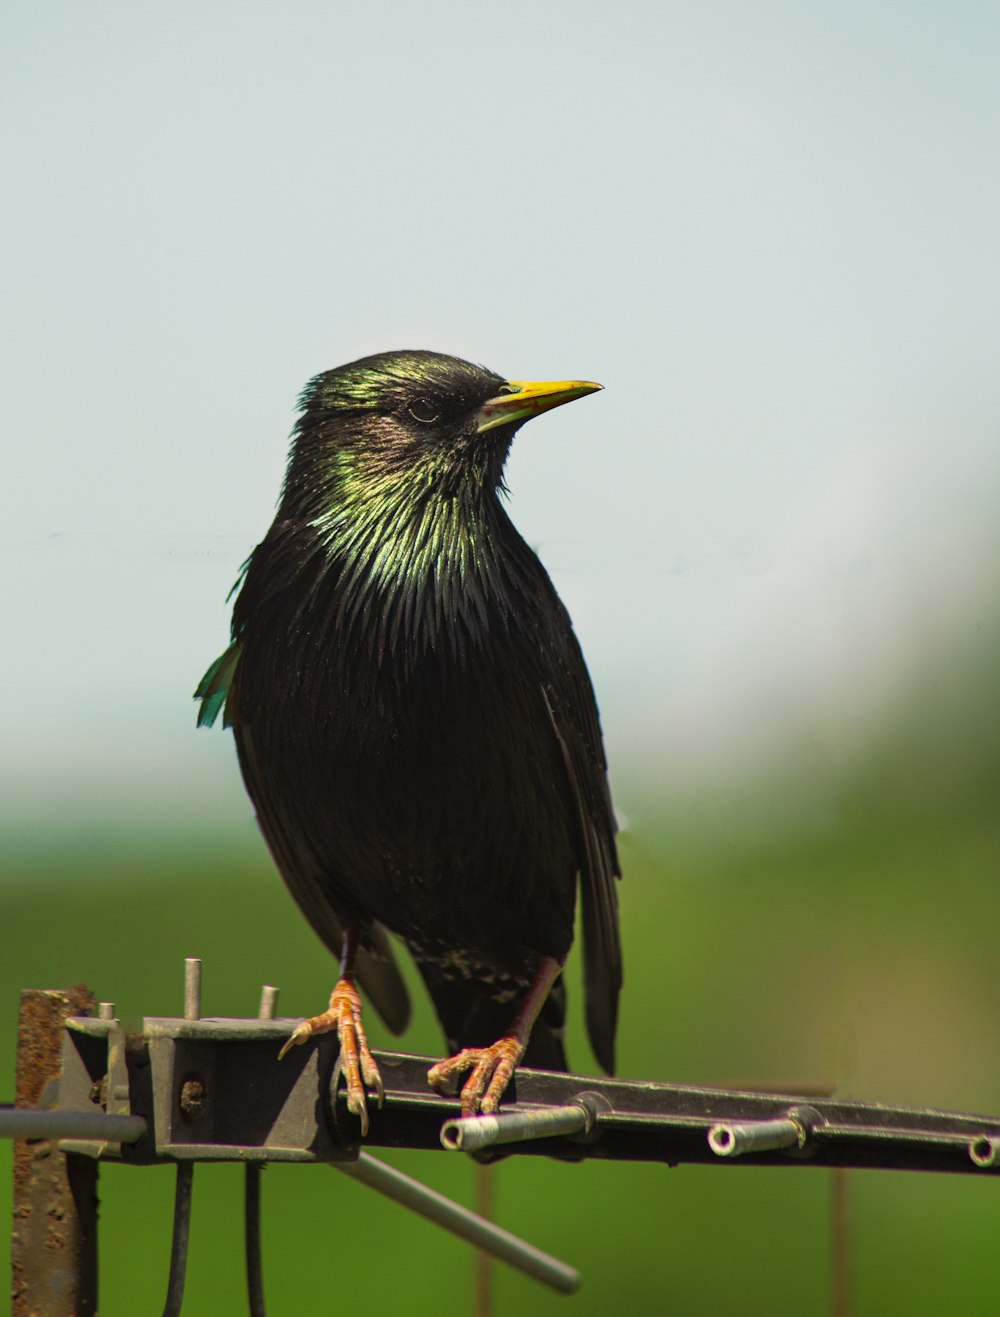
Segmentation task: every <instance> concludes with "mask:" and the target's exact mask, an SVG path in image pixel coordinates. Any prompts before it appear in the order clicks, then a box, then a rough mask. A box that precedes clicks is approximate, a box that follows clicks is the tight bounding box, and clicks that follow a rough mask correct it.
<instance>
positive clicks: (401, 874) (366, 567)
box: [196, 351, 622, 1131]
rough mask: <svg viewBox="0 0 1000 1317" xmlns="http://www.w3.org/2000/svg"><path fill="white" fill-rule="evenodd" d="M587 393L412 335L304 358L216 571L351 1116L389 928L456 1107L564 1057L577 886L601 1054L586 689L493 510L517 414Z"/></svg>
mask: <svg viewBox="0 0 1000 1317" xmlns="http://www.w3.org/2000/svg"><path fill="white" fill-rule="evenodd" d="M599 388H600V385H597V384H590V383H587V382H584V381H577V380H572V381H565V382H560V383H525V382H523V381H520V380H507V379H504V378H502V377H501V376H499V375H496V374H494V373H493V372H492V371H489V370H485V369H484V368H482V367H480V366H475V365H472V364H470V363H469V362H466V361H460V360H458V359H456V358H454V357H448V356H443V355H441V354H439V353H435V352H423V351H409V352H387V353H383V354H380V355H377V356H372V357H366V358H364V359H362V360H360V361H355V362H352V363H350V364H349V365H346V366H341V367H339V368H338V369H337V370H332V371H328V372H326V373H325V374H321V375H317V376H316V378H315V379H313V380H312V381H311V382H310V383H309V384H308V385H307V386H306V388H305V390H304V392H303V393H302V396H301V399H300V406H301V415H300V417H299V420H298V422H297V424H296V426H295V430H294V434H293V440H292V446H291V452H290V456H289V461H288V469H287V473H286V476H285V482H284V487H283V490H282V494H281V500H280V504H279V506H278V511H277V515H276V517H275V519H274V523H273V525H272V526H271V529H270V530H269V531H268V533H267V535H266V537H265V538H264V539H263V540H262V542H261V543H260V544H259V545H258V546H257V548H256V549H254V551H253V553H252V554H251V556H250V558H249V559H248V560H247V562H246V563H245V564H244V567H243V571H242V573H241V577H240V580H239V581H238V582H237V586H236V587H234V591H235V589H236V588H239V595H238V597H237V599H236V603H235V606H234V609H233V622H232V644H231V645H230V647H229V648H228V649H227V650H226V652H225V653H224V654H223V655H222V656H221V657H220V658H219V659H217V660H216V662H215V663H213V664H212V666H211V667H210V668H209V670H208V672H207V673H206V674H205V676H204V677H203V679H202V681H201V684H200V685H199V687H198V690H197V692H196V698H198V699H200V700H201V708H200V711H199V717H198V722H199V725H210V724H211V723H213V722H214V720H215V718H216V717H217V715H218V713H219V711H220V709H223V708H224V711H225V713H224V722H225V725H227V726H230V725H231V726H232V728H233V731H234V734H235V737H236V746H237V751H238V754H239V761H240V767H241V769H242V772H243V779H244V782H245V783H246V788H247V791H248V793H249V795H250V798H251V800H252V801H253V804H254V806H255V808H256V811H257V817H258V820H259V823H260V828H261V831H262V832H263V834H264V838H265V840H266V841H267V844H268V846H269V848H270V850H271V853H272V855H273V857H274V860H275V863H276V864H277V866H278V868H279V870H280V871H281V874H282V876H283V878H284V880H285V882H286V883H287V885H288V887H289V888H290V890H291V893H292V895H293V896H294V897H295V900H296V901H297V902H298V904H299V906H300V907H301V909H302V911H303V913H304V914H305V916H306V918H307V919H308V920H309V922H310V923H311V924H312V926H313V928H314V929H315V931H316V932H317V933H318V934H319V936H320V938H322V940H323V941H324V942H325V943H326V944H327V946H328V947H329V948H330V949H331V950H332V951H333V952H334V954H335V955H339V956H340V979H339V982H338V983H337V985H336V987H335V988H334V991H333V994H332V996H331V998H330V1005H329V1008H328V1010H326V1011H325V1012H323V1013H322V1014H320V1015H317V1016H315V1017H314V1018H313V1019H311V1020H306V1021H304V1022H303V1023H302V1024H300V1025H299V1026H298V1027H297V1028H296V1029H295V1031H294V1033H293V1034H292V1036H291V1037H290V1038H289V1040H288V1042H287V1043H286V1045H285V1048H284V1049H283V1051H282V1054H284V1051H286V1050H287V1049H288V1048H289V1047H290V1046H292V1044H293V1043H302V1042H305V1041H306V1040H307V1039H308V1038H310V1037H311V1036H312V1035H313V1034H317V1033H322V1032H325V1031H328V1030H336V1032H337V1033H338V1034H339V1038H340V1050H341V1066H342V1074H343V1076H344V1079H345V1083H346V1087H347V1100H348V1107H349V1109H350V1110H351V1111H352V1112H353V1113H354V1114H355V1115H356V1116H358V1117H359V1119H360V1121H361V1124H362V1129H363V1131H366V1130H367V1125H368V1116H367V1107H366V1088H367V1089H369V1090H372V1091H373V1092H374V1094H375V1095H376V1096H377V1098H378V1100H379V1101H381V1097H382V1085H381V1080H380V1078H379V1073H378V1068H377V1066H376V1065H375V1062H374V1060H373V1058H372V1055H371V1052H370V1050H369V1048H368V1043H367V1040H366V1038H365V1032H364V1028H363V1025H362V1018H361V998H360V996H359V991H358V988H359V985H360V987H361V988H363V989H364V990H365V992H366V994H367V996H368V997H369V999H370V1001H371V1002H372V1004H373V1006H374V1007H375V1008H376V1009H377V1010H378V1012H379V1014H380V1015H381V1016H382V1017H383V1019H384V1020H385V1022H386V1024H387V1026H388V1027H389V1028H390V1029H392V1030H393V1031H394V1032H397V1033H398V1032H401V1031H402V1030H403V1029H404V1028H405V1027H406V1024H407V1021H408V1017H409V1001H408V998H407V993H406V989H405V987H404V984H403V980H402V978H401V976H400V973H399V970H398V967H397V965H396V962H395V959H394V955H393V949H392V945H391V943H390V940H389V937H388V935H387V933H388V932H392V933H395V934H397V935H398V936H399V937H400V938H402V940H403V941H404V942H405V943H406V945H407V947H408V948H409V951H410V953H411V954H412V956H413V958H414V960H415V961H416V964H417V966H418V968H419V970H420V973H421V975H422V977H423V979H424V982H425V983H426V986H427V989H428V991H429V993H430V996H431V999H432V1001H433V1003H434V1006H435V1009H436V1011H437V1014H438V1017H439V1019H440V1021H441V1024H442V1026H443V1029H444V1033H445V1035H446V1037H447V1040H448V1046H449V1048H450V1049H451V1050H452V1052H453V1053H454V1055H452V1056H451V1057H450V1059H448V1060H445V1061H442V1062H440V1063H439V1064H437V1065H435V1066H434V1067H433V1068H432V1069H431V1071H430V1073H429V1076H428V1079H429V1082H430V1083H431V1084H432V1085H433V1086H434V1087H436V1088H439V1089H447V1088H449V1087H450V1086H452V1085H453V1084H454V1083H455V1082H456V1081H457V1080H458V1078H459V1077H460V1076H462V1075H466V1074H467V1078H466V1079H465V1081H464V1083H463V1086H462V1108H463V1111H464V1112H465V1113H472V1112H476V1111H494V1110H496V1108H497V1105H498V1103H499V1101H500V1098H501V1096H502V1094H503V1092H504V1089H505V1088H506V1086H507V1084H508V1082H509V1080H510V1078H511V1076H512V1074H513V1073H514V1069H515V1067H516V1066H517V1065H518V1063H519V1062H520V1061H521V1060H522V1059H523V1060H524V1061H525V1063H527V1064H529V1065H535V1066H540V1067H544V1068H549V1069H560V1070H565V1069H566V1068H567V1066H566V1057H565V1053H564V1050H563V1043H562V1034H563V1024H564V1019H565V990H564V986H563V982H562V969H563V966H564V964H565V962H566V957H567V955H568V953H569V950H570V945H571V943H572V939H573V924H574V913H575V905H576V887H577V882H579V886H580V895H581V906H582V924H583V939H584V980H585V998H586V1019H587V1028H588V1032H589V1035H590V1039H591V1043H592V1045H593V1048H594V1053H595V1055H596V1056H597V1059H598V1061H599V1062H600V1063H601V1065H602V1066H603V1067H604V1068H605V1069H606V1070H608V1071H612V1070H613V1068H614V1039H615V1026H616V1021H617V1013H618V993H619V989H620V987H621V980H622V972H621V952H620V946H619V936H618V910H617V894H616V881H615V880H616V879H617V878H618V876H619V868H618V859H617V854H616V850H615V823H614V815H613V813H612V808H611V799H610V795H609V791H608V784H607V766H606V763H605V758H604V752H603V747H602V742H601V730H600V725H599V722H598V713H597V706H596V703H595V700H594V693H593V689H592V687H591V683H590V678H589V676H588V674H587V669H586V666H585V664H584V660H583V655H582V653H581V651H580V646H579V644H578V642H577V640H576V637H575V635H574V634H573V628H572V624H571V622H570V618H569V614H568V613H567V611H566V609H565V607H564V606H563V604H562V602H561V600H560V599H559V596H558V595H557V594H556V591H555V588H554V587H553V585H552V582H551V581H550V580H549V577H548V575H547V573H546V571H545V569H544V567H543V566H542V565H541V563H540V562H539V560H538V558H537V557H536V555H535V554H534V553H533V552H532V550H531V549H530V548H529V547H528V546H527V544H525V542H524V540H523V539H522V538H521V537H520V535H519V534H518V533H517V531H516V530H515V528H514V526H513V524H512V522H511V521H510V519H509V517H508V516H507V513H506V511H505V510H504V506H503V502H502V496H503V495H504V494H505V493H506V487H505V485H504V474H503V473H504V463H505V461H506V458H507V454H508V452H509V451H510V446H511V441H512V440H513V437H514V434H515V432H516V430H517V429H518V428H519V427H520V426H521V425H522V424H523V423H524V422H525V421H527V420H529V419H530V418H531V417H533V416H537V415H538V414H539V413H540V412H544V411H548V410H549V409H550V408H552V407H558V406H560V405H561V404H562V403H565V402H570V401H572V400H573V399H575V398H580V397H582V396H583V395H585V394H587V393H591V392H594V391H595V390H597V389H599Z"/></svg>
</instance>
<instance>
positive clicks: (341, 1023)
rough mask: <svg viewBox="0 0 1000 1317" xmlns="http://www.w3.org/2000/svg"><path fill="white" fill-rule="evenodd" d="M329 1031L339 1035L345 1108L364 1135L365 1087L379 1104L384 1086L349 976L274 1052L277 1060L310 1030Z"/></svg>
mask: <svg viewBox="0 0 1000 1317" xmlns="http://www.w3.org/2000/svg"><path fill="white" fill-rule="evenodd" d="M332 1032H336V1034H337V1037H338V1038H339V1039H340V1071H341V1074H342V1075H343V1077H344V1086H345V1088H346V1089H347V1110H348V1111H349V1112H350V1113H351V1115H352V1116H357V1118H358V1119H359V1120H360V1121H361V1136H362V1138H364V1136H365V1135H366V1134H367V1133H368V1100H367V1094H366V1092H365V1089H366V1087H367V1088H369V1089H371V1091H372V1093H373V1095H374V1097H375V1101H376V1102H377V1104H378V1105H379V1107H381V1106H382V1105H383V1103H384V1102H385V1088H384V1086H383V1084H382V1076H381V1075H380V1074H379V1069H378V1066H377V1065H376V1064H375V1058H374V1057H373V1056H372V1054H371V1049H370V1048H369V1046H368V1039H367V1037H366V1036H365V1031H364V1027H363V1025H362V1023H361V997H360V995H359V993H358V990H357V988H356V987H355V986H354V984H353V983H351V981H350V980H349V979H341V980H340V982H339V983H338V984H337V986H336V987H335V988H334V990H333V992H332V993H331V994H330V1005H329V1008H328V1009H327V1010H325V1011H324V1012H323V1013H322V1015H314V1016H313V1017H312V1019H311V1020H303V1021H302V1023H301V1024H298V1025H296V1026H295V1028H294V1030H293V1031H292V1034H291V1037H290V1038H289V1039H288V1041H287V1042H286V1043H285V1045H284V1046H283V1047H282V1049H281V1051H280V1052H279V1053H278V1060H279V1061H280V1060H281V1058H282V1057H283V1056H285V1054H286V1053H287V1052H289V1051H290V1050H291V1049H292V1048H293V1047H295V1046H297V1045H299V1044H300V1043H305V1042H308V1040H309V1039H310V1038H312V1037H313V1035H314V1034H321V1033H332Z"/></svg>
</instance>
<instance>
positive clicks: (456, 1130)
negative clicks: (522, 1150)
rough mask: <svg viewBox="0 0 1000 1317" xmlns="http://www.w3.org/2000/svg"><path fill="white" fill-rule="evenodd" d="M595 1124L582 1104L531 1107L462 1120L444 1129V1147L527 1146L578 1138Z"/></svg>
mask: <svg viewBox="0 0 1000 1317" xmlns="http://www.w3.org/2000/svg"><path fill="white" fill-rule="evenodd" d="M593 1122H594V1117H593V1113H592V1112H591V1111H590V1110H588V1108H587V1107H586V1106H585V1105H584V1104H583V1103H582V1102H570V1103H567V1104H566V1105H565V1106H559V1107H529V1108H527V1109H526V1110H524V1111H501V1112H499V1113H497V1115H495V1116H463V1117H459V1118H456V1119H455V1120H446V1121H445V1122H444V1124H443V1125H442V1126H441V1146H442V1147H444V1148H447V1149H448V1151H449V1152H477V1151H478V1150H479V1149H480V1148H489V1147H492V1146H493V1145H494V1144H497V1143H524V1142H526V1141H527V1140H528V1139H545V1138H554V1137H555V1136H556V1135H559V1134H579V1133H580V1132H581V1131H584V1130H587V1129H589V1128H590V1126H591V1125H592V1124H593Z"/></svg>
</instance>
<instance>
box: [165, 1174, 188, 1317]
mask: <svg viewBox="0 0 1000 1317" xmlns="http://www.w3.org/2000/svg"><path fill="white" fill-rule="evenodd" d="M193 1189H194V1162H178V1163H177V1184H176V1187H175V1189H174V1233H173V1238H172V1240H171V1242H170V1276H169V1279H168V1281H167V1298H166V1302H165V1303H164V1305H163V1317H179V1313H180V1310H181V1304H182V1303H183V1302H184V1281H185V1279H186V1277H187V1255H188V1238H189V1236H190V1233H191V1195H192V1192H193Z"/></svg>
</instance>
